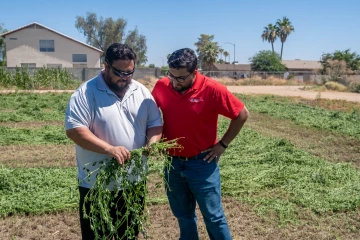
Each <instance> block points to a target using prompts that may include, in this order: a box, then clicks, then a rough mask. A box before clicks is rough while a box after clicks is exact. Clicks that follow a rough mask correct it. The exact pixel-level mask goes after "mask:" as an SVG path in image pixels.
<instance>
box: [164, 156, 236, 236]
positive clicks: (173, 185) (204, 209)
mask: <svg viewBox="0 0 360 240" xmlns="http://www.w3.org/2000/svg"><path fill="white" fill-rule="evenodd" d="M206 154H207V153H202V154H199V155H197V156H196V158H195V159H190V160H188V161H183V160H180V159H179V158H177V157H173V158H172V168H170V171H169V172H168V169H165V180H166V181H167V182H168V187H166V193H167V196H168V199H169V203H170V208H171V210H172V212H173V214H174V216H175V217H176V218H177V220H178V222H179V227H180V240H194V239H199V235H198V230H197V224H196V213H195V206H196V202H197V203H198V205H199V208H200V211H201V213H202V215H203V217H204V221H205V225H206V230H207V232H208V234H209V237H210V239H211V240H213V239H215V240H222V239H226V240H228V239H231V235H230V231H229V227H228V224H227V221H226V218H225V214H224V211H223V208H222V204H221V189H220V169H219V167H218V164H217V163H216V159H214V160H213V161H212V162H211V163H208V162H207V161H204V160H203V158H204V157H205V156H206Z"/></svg>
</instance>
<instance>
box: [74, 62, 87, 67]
mask: <svg viewBox="0 0 360 240" xmlns="http://www.w3.org/2000/svg"><path fill="white" fill-rule="evenodd" d="M73 68H87V64H86V63H74V64H73Z"/></svg>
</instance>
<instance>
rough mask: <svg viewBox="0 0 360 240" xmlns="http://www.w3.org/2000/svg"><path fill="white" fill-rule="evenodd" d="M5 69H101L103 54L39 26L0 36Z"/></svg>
mask: <svg viewBox="0 0 360 240" xmlns="http://www.w3.org/2000/svg"><path fill="white" fill-rule="evenodd" d="M0 37H3V38H5V41H6V62H7V67H16V66H18V67H44V66H45V67H64V68H86V67H87V68H100V56H101V55H102V53H103V51H102V50H100V49H97V48H95V47H93V46H90V45H88V44H85V43H83V42H80V41H78V40H75V39H73V38H71V37H68V36H66V35H64V34H61V33H59V32H57V31H55V30H53V29H50V28H48V27H46V26H44V25H41V24H39V23H31V24H29V25H26V26H23V27H20V28H18V29H15V30H12V31H9V32H5V33H3V34H0Z"/></svg>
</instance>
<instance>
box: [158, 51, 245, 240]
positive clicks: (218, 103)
mask: <svg viewBox="0 0 360 240" xmlns="http://www.w3.org/2000/svg"><path fill="white" fill-rule="evenodd" d="M168 65H169V72H168V76H167V77H165V78H163V79H160V80H159V81H158V82H157V83H156V85H155V87H154V89H153V92H152V94H153V96H154V99H155V101H156V103H157V104H158V106H159V108H160V109H161V111H162V114H163V120H164V126H163V137H164V138H166V139H167V140H172V139H179V140H178V143H179V144H180V145H182V146H183V148H182V149H170V150H169V153H170V155H172V167H171V168H170V169H165V178H166V180H167V181H168V183H169V187H168V188H167V189H166V192H167V196H168V199H169V203H170V207H171V210H172V212H173V214H174V215H175V217H176V218H177V219H178V222H179V227H180V239H189V240H190V239H191V240H192V239H198V238H199V236H198V230H197V224H196V215H195V206H196V202H197V203H198V205H199V208H200V211H201V213H202V215H203V217H204V221H205V224H206V229H207V232H208V234H209V237H210V239H231V235H230V231H229V228H228V224H227V221H226V217H225V215H224V211H223V208H222V203H221V191H220V170H219V167H218V164H217V163H218V161H219V158H220V156H221V154H223V152H224V151H225V149H226V148H227V147H228V145H229V144H230V142H231V141H232V140H233V139H234V138H235V137H236V135H237V134H238V133H239V132H240V130H241V128H242V126H243V125H244V123H245V121H246V120H247V117H248V110H247V109H246V107H245V106H244V104H243V103H242V102H241V101H240V100H239V99H238V98H236V97H235V96H234V95H233V94H232V93H230V92H229V91H228V90H227V88H226V87H225V86H223V85H221V84H220V83H218V82H216V81H215V80H213V79H211V78H208V77H206V76H203V75H201V74H200V73H199V72H198V71H197V70H196V67H197V57H196V55H195V52H194V51H193V50H191V49H189V48H184V49H180V50H177V51H175V52H174V53H172V54H171V56H170V58H169V60H168ZM219 114H220V115H223V116H225V117H228V118H230V119H231V122H230V125H229V127H228V129H227V131H226V133H225V134H224V136H222V138H220V140H218V138H217V123H218V116H219Z"/></svg>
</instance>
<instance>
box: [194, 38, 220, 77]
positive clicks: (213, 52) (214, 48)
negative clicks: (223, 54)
mask: <svg viewBox="0 0 360 240" xmlns="http://www.w3.org/2000/svg"><path fill="white" fill-rule="evenodd" d="M218 55H219V47H218V45H217V43H215V42H208V43H206V44H205V45H204V46H203V47H202V49H201V52H200V56H199V58H200V59H201V63H203V64H204V66H205V67H206V69H207V70H210V68H211V65H212V64H213V63H214V62H216V59H217V57H218Z"/></svg>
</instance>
